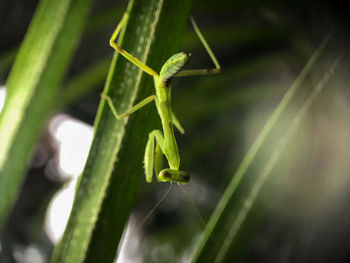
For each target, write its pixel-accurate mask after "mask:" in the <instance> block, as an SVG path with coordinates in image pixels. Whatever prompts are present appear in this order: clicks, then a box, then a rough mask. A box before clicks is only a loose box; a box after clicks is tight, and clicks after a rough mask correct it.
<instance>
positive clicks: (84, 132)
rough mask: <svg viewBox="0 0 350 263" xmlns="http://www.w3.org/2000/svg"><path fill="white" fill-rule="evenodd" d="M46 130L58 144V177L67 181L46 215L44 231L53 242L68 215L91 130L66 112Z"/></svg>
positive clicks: (85, 156)
mask: <svg viewBox="0 0 350 263" xmlns="http://www.w3.org/2000/svg"><path fill="white" fill-rule="evenodd" d="M50 132H51V134H52V135H53V137H54V138H55V139H56V141H57V144H58V152H59V158H58V161H59V170H60V176H61V177H62V178H61V179H65V180H67V179H68V180H70V181H69V183H67V184H66V186H65V187H64V188H62V189H61V190H60V191H59V192H58V193H57V194H56V195H55V197H54V198H53V200H52V202H51V204H50V206H49V210H48V212H47V216H46V222H45V228H46V232H47V234H48V235H49V237H50V239H51V240H52V242H54V243H57V241H58V240H59V239H60V238H61V236H62V234H63V232H64V229H65V227H66V224H67V221H68V218H69V214H70V211H71V208H72V204H73V199H74V193H75V189H76V184H77V181H78V177H79V175H80V174H81V173H82V171H83V168H84V165H85V161H86V159H87V155H88V152H89V148H90V145H91V142H92V136H93V129H92V127H91V126H89V125H87V124H85V123H83V122H80V121H78V120H76V119H74V118H71V117H69V116H67V115H57V116H56V117H55V118H54V119H53V120H52V121H51V123H50Z"/></svg>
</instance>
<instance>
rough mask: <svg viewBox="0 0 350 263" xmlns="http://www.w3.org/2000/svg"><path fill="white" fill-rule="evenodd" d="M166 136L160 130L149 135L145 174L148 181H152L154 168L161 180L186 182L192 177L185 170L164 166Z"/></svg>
mask: <svg viewBox="0 0 350 263" xmlns="http://www.w3.org/2000/svg"><path fill="white" fill-rule="evenodd" d="M163 154H164V137H163V134H162V132H161V131H160V130H154V131H152V132H151V133H150V134H149V136H148V141H147V145H146V150H145V156H144V163H145V176H146V181H147V182H148V183H151V182H152V177H153V170H154V171H155V172H156V178H157V180H158V181H160V182H176V183H181V184H186V183H187V182H188V181H189V180H190V177H189V175H188V174H187V173H186V172H184V171H178V170H173V169H170V168H166V169H163V170H161V169H162V168H163V167H162V166H163V165H162V164H163V158H164V157H163Z"/></svg>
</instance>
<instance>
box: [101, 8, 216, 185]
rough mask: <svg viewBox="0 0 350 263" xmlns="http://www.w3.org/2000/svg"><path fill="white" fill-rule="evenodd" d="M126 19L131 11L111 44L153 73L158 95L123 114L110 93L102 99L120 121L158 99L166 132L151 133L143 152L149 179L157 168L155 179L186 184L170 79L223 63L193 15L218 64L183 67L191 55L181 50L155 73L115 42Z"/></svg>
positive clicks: (203, 70) (192, 20) (202, 39)
mask: <svg viewBox="0 0 350 263" xmlns="http://www.w3.org/2000/svg"><path fill="white" fill-rule="evenodd" d="M127 18H128V14H127V13H125V14H124V16H123V18H122V20H121V22H120V23H119V24H118V26H117V28H116V29H115V31H114V33H113V35H112V37H111V38H110V41H109V42H110V45H111V47H113V48H114V49H115V50H116V51H117V52H119V53H120V54H121V55H123V56H124V57H125V58H126V59H128V60H129V61H130V62H132V63H133V64H135V65H136V66H138V67H139V68H140V69H141V70H143V71H144V72H146V73H148V74H149V75H151V76H153V79H154V86H155V90H156V94H155V95H151V96H149V97H147V98H145V99H144V100H142V101H141V102H139V103H137V104H136V105H134V106H133V107H132V108H131V109H129V110H128V111H126V112H125V113H123V114H118V113H117V111H116V109H115V107H114V106H113V102H112V99H111V98H110V97H109V96H108V95H106V94H104V93H103V94H102V95H101V96H102V98H104V99H106V101H107V103H108V105H109V107H110V109H111V111H112V113H113V115H114V116H115V117H116V118H117V119H118V120H119V119H122V118H124V117H126V116H128V115H130V114H132V113H134V112H135V111H137V110H139V109H141V108H142V107H144V106H145V105H146V104H148V103H150V102H152V101H153V100H154V101H155V103H156V107H157V110H158V114H159V117H160V119H161V122H162V127H163V132H162V131H160V130H154V131H152V132H151V133H149V138H148V142H147V145H146V150H145V155H144V163H145V176H146V181H147V182H148V183H150V182H152V177H153V170H154V171H155V173H156V178H157V180H158V181H160V182H177V183H181V184H186V183H187V182H188V181H189V179H190V177H189V175H188V173H187V172H185V171H181V170H179V168H180V156H179V151H178V148H177V143H176V140H175V136H174V129H173V126H175V127H176V128H177V129H178V130H179V131H180V132H181V133H182V134H183V133H184V129H183V127H182V126H181V124H180V122H179V121H178V119H177V118H176V116H175V114H174V112H173V111H172V107H171V86H170V82H171V80H172V78H174V77H180V76H193V75H207V74H214V73H218V72H220V65H219V63H218V61H217V59H216V57H215V55H214V53H213V52H212V50H211V49H210V47H209V45H208V43H207V42H206V40H205V39H204V37H203V35H202V34H201V32H200V31H199V29H198V27H197V24H196V22H195V21H194V19H193V18H192V17H191V22H192V25H193V28H194V30H195V32H196V34H197V35H198V37H199V39H200V41H201V42H202V44H203V45H204V47H205V49H206V51H207V52H208V54H209V56H210V58H211V59H212V61H213V63H214V64H215V68H213V69H193V70H182V69H183V67H184V66H186V64H187V63H188V61H189V59H190V54H186V53H183V52H181V53H177V54H175V55H173V56H171V57H170V58H169V59H168V60H167V61H166V62H165V63H164V65H163V67H162V69H161V71H160V73H159V74H158V73H156V72H155V71H154V70H153V69H152V68H150V67H148V66H147V65H145V64H143V63H142V62H141V61H140V60H138V59H137V58H135V57H133V56H132V55H131V54H129V53H128V52H127V51H125V50H124V49H122V48H121V47H120V46H118V45H117V44H116V43H115V39H116V38H117V36H118V34H119V32H120V30H121V28H122V26H123V25H124V23H125V21H126V20H127ZM163 154H164V155H165V157H166V159H167V160H168V164H169V168H166V169H162V165H161V164H162V158H163Z"/></svg>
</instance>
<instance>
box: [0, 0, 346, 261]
mask: <svg viewBox="0 0 350 263" xmlns="http://www.w3.org/2000/svg"><path fill="white" fill-rule="evenodd" d="M37 2H38V1H32V0H30V1H29V0H11V1H10V0H2V1H1V2H0V17H1V18H2V21H1V23H0V39H1V41H0V85H1V86H3V85H5V82H6V78H7V76H8V73H9V71H10V69H11V64H12V62H13V61H14V58H15V55H16V51H17V49H18V47H19V46H20V44H21V41H22V39H23V36H24V34H25V32H26V29H27V27H28V24H29V22H30V19H31V17H32V15H33V13H34V10H35V7H36V5H37ZM126 4H127V2H126V1H110V0H102V1H97V2H96V3H95V4H94V6H93V8H92V10H91V13H90V16H89V18H88V23H87V27H86V30H85V31H84V35H83V38H82V40H81V42H80V45H79V48H78V50H77V51H76V52H75V55H74V58H73V62H72V64H71V66H70V68H69V72H68V73H67V75H66V77H65V81H64V82H63V83H62V85H61V89H60V90H61V92H62V96H63V97H64V96H65V91H66V90H67V89H72V88H73V89H75V90H76V93H69V97H67V98H65V99H64V100H61V101H60V102H59V103H58V104H59V105H57V108H58V110H57V111H56V112H55V114H53V115H52V118H55V116H57V115H58V114H62V113H64V114H65V115H60V116H61V117H60V118H63V119H64V118H66V116H71V117H73V118H74V119H75V120H76V121H80V122H84V123H86V124H89V125H92V124H93V121H94V119H95V115H96V110H97V107H98V104H99V101H100V95H99V94H100V93H101V91H102V88H103V85H104V81H105V78H106V75H107V71H108V67H109V63H110V61H111V58H112V55H113V50H112V49H111V48H110V47H109V45H108V39H109V37H110V35H111V33H112V32H113V29H114V27H115V26H116V24H117V23H118V21H119V19H120V18H121V16H122V14H123V12H124V9H125V7H126ZM192 14H193V16H194V17H195V18H196V21H197V24H198V26H199V27H200V29H201V30H202V32H203V34H204V35H205V37H206V38H207V40H208V42H209V43H210V45H211V47H212V48H213V50H214V52H215V54H216V57H217V58H218V60H219V62H220V64H221V65H222V73H220V74H219V75H215V76H203V77H189V78H181V79H176V80H174V82H173V107H174V111H175V113H176V114H177V116H178V118H179V119H180V121H181V123H182V124H183V126H184V128H185V130H186V133H185V135H180V134H179V133H176V138H177V141H178V144H179V150H180V155H181V162H182V164H181V166H182V168H183V169H184V170H186V171H188V172H189V173H190V175H191V182H190V183H189V184H188V185H186V186H184V188H185V190H186V191H187V193H188V194H189V195H190V197H191V199H192V200H193V202H194V203H195V205H196V207H197V208H198V209H199V211H200V214H201V216H202V217H203V218H204V220H205V221H207V220H208V219H209V217H210V215H211V214H212V212H213V211H214V209H215V207H216V205H217V202H218V201H219V199H220V197H221V196H222V193H223V192H224V190H225V189H226V187H227V185H228V184H229V182H230V180H231V178H232V176H233V175H234V173H235V171H236V170H237V168H238V166H239V164H240V163H241V162H242V160H243V158H244V156H245V155H246V153H247V152H248V150H249V148H250V146H251V145H252V143H253V141H254V140H255V138H256V137H257V136H258V134H259V132H260V131H261V129H262V127H263V125H264V123H265V122H266V120H267V119H268V117H269V116H270V115H271V114H272V112H273V111H274V110H275V108H276V107H277V105H278V103H279V102H280V100H281V99H282V97H283V96H284V94H285V93H286V92H287V90H288V89H289V87H290V86H291V85H292V83H293V82H294V80H295V79H296V78H297V77H298V76H299V74H300V72H301V70H302V68H303V67H304V65H305V64H306V63H307V61H308V60H309V58H310V57H311V56H312V54H313V52H314V51H315V50H316V48H317V47H318V46H319V45H320V44H321V43H322V41H323V40H324V39H325V38H326V36H330V39H329V42H328V44H327V45H326V47H325V49H324V50H323V51H322V54H321V57H320V59H319V60H318V61H317V63H316V65H315V66H314V67H313V68H312V71H311V74H310V75H309V76H308V77H307V79H306V80H305V81H304V82H303V84H302V86H301V88H300V89H299V90H298V91H297V93H296V94H295V96H293V98H292V101H291V103H290V104H289V105H288V107H287V110H286V112H284V113H283V115H282V117H281V118H280V119H279V120H278V123H277V125H276V127H274V129H273V130H272V131H271V133H270V134H269V136H268V138H267V140H266V142H265V143H264V146H263V148H262V150H261V151H259V153H258V155H257V157H256V159H255V161H254V162H253V165H252V166H251V167H250V168H249V170H248V171H247V173H246V175H245V177H244V180H243V181H242V183H241V185H240V186H239V188H238V189H237V193H236V199H237V204H236V205H237V206H242V207H243V208H244V207H249V208H248V210H249V211H248V212H247V213H246V214H245V217H244V219H243V223H242V225H240V227H239V231H238V232H237V234H236V236H235V237H234V239H233V243H232V245H231V246H230V252H229V253H227V256H226V257H225V260H223V261H225V262H349V261H350V246H349V245H348V244H349V243H350V242H349V241H350V224H349V221H350V210H349V208H348V207H347V206H348V204H349V201H350V194H349V193H350V191H349V187H350V177H349V172H350V162H349V156H350V155H349V154H350V140H349V134H350V133H349V132H350V103H349V99H350V92H349V88H348V80H349V73H348V68H349V54H348V52H347V51H348V46H349V45H348V44H349V42H348V33H349V32H348V28H349V20H348V17H347V16H348V15H347V13H346V10H345V8H342V7H341V6H338V5H336V4H335V3H333V2H331V1H329V2H327V1H321V2H316V1H313V2H307V3H305V2H304V1H229V0H227V1H224V0H222V1H218V2H213V1H207V0H202V1H199V0H198V1H196V2H195V4H194V7H193V12H192ZM169 30H171V29H169ZM182 43H183V44H182V50H183V51H185V52H190V53H192V58H191V63H190V64H189V66H188V68H199V67H212V65H211V61H210V59H209V57H208V55H207V54H206V52H205V50H204V48H203V47H202V45H201V43H200V41H199V40H198V39H197V38H196V35H195V33H194V31H193V29H192V27H191V26H190V24H188V27H187V31H186V34H185V35H184V36H183V40H182ZM339 54H341V58H340V59H339V60H337V58H339ZM335 61H338V62H339V63H338V65H337V67H336V68H335V69H334V71H332V69H331V67H332V64H333V63H334V62H335ZM328 73H332V76H331V77H330V80H329V81H328V82H327V83H326V84H325V86H324V88H323V90H322V91H321V93H320V94H319V95H318V96H317V97H316V98H315V99H314V100H313V101H312V102H313V103H312V105H311V106H310V108H309V109H308V111H307V112H306V114H305V116H303V118H302V120H301V121H300V124H299V125H298V126H297V128H296V130H295V132H294V133H293V134H292V136H291V137H290V138H288V142H286V144H285V145H283V146H281V147H282V149H281V151H280V152H279V153H278V161H277V162H276V165H274V166H273V169H272V171H271V173H268V175H267V177H266V178H265V179H264V181H263V183H262V185H261V187H257V182H259V178H260V177H259V176H260V175H261V174H262V172H263V171H264V169H265V166H266V164H269V162H270V161H271V157H272V156H273V154H274V151H275V150H276V148H278V147H280V145H281V144H283V143H281V139H282V140H283V138H285V136H286V133H287V132H286V130H288V127H289V125H290V124H291V123H292V120H293V118H294V117H295V116H296V115H297V114H298V110H299V109H300V108H302V105H303V104H304V103H305V101H306V100H307V99H308V98H309V96H310V94H311V93H312V91H313V90H314V89H315V87H317V85H319V84H320V83H323V78H324V76H325V75H326V74H328ZM1 94H2V93H1ZM152 107H153V106H152ZM62 116H63V117H62ZM55 120H56V121H55V122H54V124H52V122H51V126H50V122H48V124H47V126H46V127H45V128H44V129H43V132H42V135H41V139H40V141H39V142H38V144H37V146H36V148H35V149H34V152H33V154H32V160H31V164H30V166H29V168H28V170H27V175H26V179H25V182H24V184H23V186H22V189H21V193H20V196H19V197H18V199H17V202H16V205H15V208H14V209H13V211H12V213H11V215H10V216H9V219H8V221H7V223H6V226H5V230H4V232H3V233H2V234H1V236H0V237H1V241H0V242H1V243H0V262H47V261H48V260H49V257H50V254H51V253H52V250H53V247H54V243H53V242H55V241H54V238H52V236H50V234H49V233H48V232H47V227H46V225H47V224H49V223H47V221H48V219H47V211H48V207H49V206H50V203H51V201H52V200H53V198H54V197H55V194H57V193H58V192H59V191H61V189H63V188H65V187H67V184H69V182H70V181H72V180H76V178H75V177H74V176H73V175H72V174H69V172H64V171H63V170H62V167H60V160H61V159H62V158H64V157H62V156H61V155H60V150H61V148H62V145H60V143H61V144H63V141H61V142H58V139H57V132H55V129H57V125H58V124H57V123H59V121H57V118H56V119H55ZM55 127H56V128H55ZM89 132H90V133H89ZM87 133H88V134H91V130H90V131H87ZM55 136H56V137H55ZM81 136H89V135H82V134H81ZM75 138H77V139H75V140H78V139H79V135H78V137H75ZM0 140H1V138H0ZM68 144H69V142H68ZM84 151H85V152H84ZM81 152H82V153H81V154H82V155H83V156H85V155H86V149H85V150H84V149H82V151H81ZM76 154H79V151H77V153H76ZM71 158H73V157H71ZM77 158H79V157H77ZM83 158H84V157H83ZM78 173H79V172H78ZM140 176H143V175H142V174H140ZM73 178H75V179H73ZM168 187H169V186H168V184H157V183H153V184H146V183H145V182H144V180H142V183H141V185H140V191H139V194H138V198H137V202H136V205H135V207H134V210H133V213H132V215H131V219H130V222H129V230H128V231H127V233H126V235H125V238H124V245H123V248H122V249H121V251H122V252H121V256H120V258H119V261H118V262H188V259H189V256H190V254H191V253H192V250H193V247H194V246H195V243H196V242H197V241H198V238H199V235H200V233H201V231H202V230H203V228H204V226H203V224H202V222H201V220H200V218H199V216H198V214H197V213H196V211H195V210H194V209H193V207H192V206H191V203H190V201H189V200H188V199H187V198H186V195H185V194H184V193H183V192H182V191H181V189H180V188H179V187H175V186H174V187H173V189H172V190H171V192H170V193H169V195H168V196H167V197H166V199H165V200H164V201H163V202H162V204H161V205H160V206H159V207H158V208H157V209H156V210H155V211H154V212H153V213H152V214H151V216H150V217H149V218H148V220H147V221H146V222H145V223H144V224H142V225H141V226H140V222H142V220H143V219H144V217H145V216H146V215H147V213H148V212H149V211H150V210H151V209H152V207H153V206H154V205H155V204H156V203H157V202H158V200H159V199H160V198H161V196H162V195H163V194H164V193H165V192H166V191H167V189H168ZM254 187H257V188H254ZM252 189H253V190H252ZM254 189H255V190H256V191H257V192H256V196H255V197H254V198H252V196H251V193H252V192H251V191H253V192H254ZM253 196H254V194H253ZM71 198H73V197H71ZM71 201H72V200H71ZM71 201H67V207H68V208H67V209H69V202H71ZM0 202H6V200H0ZM243 208H242V209H243ZM54 216H58V215H57V214H54ZM45 222H46V223H45ZM62 224H64V223H62ZM51 227H54V225H53V226H52V225H51ZM228 232H229V229H228ZM212 239H213V243H214V244H213V246H215V236H212ZM233 260H234V261H233Z"/></svg>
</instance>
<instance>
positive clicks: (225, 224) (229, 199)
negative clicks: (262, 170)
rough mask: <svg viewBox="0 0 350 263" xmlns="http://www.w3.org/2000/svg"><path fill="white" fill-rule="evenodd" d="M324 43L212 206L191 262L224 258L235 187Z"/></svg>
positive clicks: (234, 213)
mask: <svg viewBox="0 0 350 263" xmlns="http://www.w3.org/2000/svg"><path fill="white" fill-rule="evenodd" d="M327 42H328V38H327V39H326V40H324V42H323V43H322V45H321V46H320V47H319V48H318V49H317V50H316V51H315V53H314V54H313V55H312V57H311V58H310V59H309V61H308V63H307V64H306V65H305V67H304V69H303V70H302V72H301V73H300V74H299V76H298V78H297V79H296V80H295V82H294V83H293V85H292V86H291V87H290V88H289V89H288V91H287V92H286V94H285V95H284V97H283V98H282V100H281V101H280V103H279V105H278V106H277V107H276V109H275V111H274V112H273V113H272V114H271V116H270V117H269V119H268V120H267V122H266V123H265V125H264V127H263V129H262V131H261V132H260V133H259V135H258V137H257V138H256V140H255V141H254V143H253V144H252V146H251V147H250V149H249V151H248V153H247V154H246V156H245V158H244V159H243V161H242V163H241V164H240V166H239V167H238V169H237V171H236V172H235V174H234V175H233V178H232V180H231V182H230V184H229V185H228V187H227V188H226V190H225V192H224V194H223V195H222V197H221V199H220V201H219V203H218V205H217V206H216V208H215V211H214V212H213V214H212V216H211V218H210V220H209V222H208V224H207V226H206V228H205V230H204V231H203V233H202V236H201V238H200V240H199V242H198V243H197V246H196V249H195V251H194V254H193V256H192V261H191V262H223V258H224V257H225V256H226V253H228V251H227V250H225V251H224V254H222V250H221V249H222V247H223V246H224V245H226V244H227V243H226V242H227V239H226V238H227V237H228V235H227V234H228V233H227V229H230V228H232V227H233V226H234V225H235V222H237V221H239V220H240V218H239V213H237V211H236V210H235V209H233V207H234V205H235V204H236V197H237V195H236V190H237V187H238V186H239V184H240V182H241V180H242V178H243V177H244V175H245V174H246V173H247V170H248V168H249V167H250V166H251V164H252V162H253V161H254V160H255V158H256V156H257V153H258V151H259V150H260V149H261V147H262V145H263V143H264V142H265V140H266V138H267V137H268V135H269V134H270V133H271V131H272V129H273V127H274V126H275V125H276V123H277V121H278V119H279V118H280V116H281V115H282V113H283V112H284V111H285V109H286V107H287V105H288V104H289V102H290V101H291V99H292V97H293V96H294V95H295V93H296V91H297V90H298V89H299V88H300V87H301V85H302V83H303V81H304V80H305V78H306V76H307V75H308V74H309V73H310V71H311V69H312V68H313V66H314V65H315V63H316V61H317V60H318V58H319V56H320V54H321V53H322V51H323V50H324V47H325V45H326V43H327ZM246 206H247V203H244V204H243V205H239V207H242V210H244V209H245V207H246ZM248 206H249V204H248ZM211 236H213V237H214V239H215V245H213V243H212V240H211V239H210V237H211ZM229 242H230V244H231V242H232V239H231V240H229ZM225 248H227V247H225ZM231 252H232V251H231Z"/></svg>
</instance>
